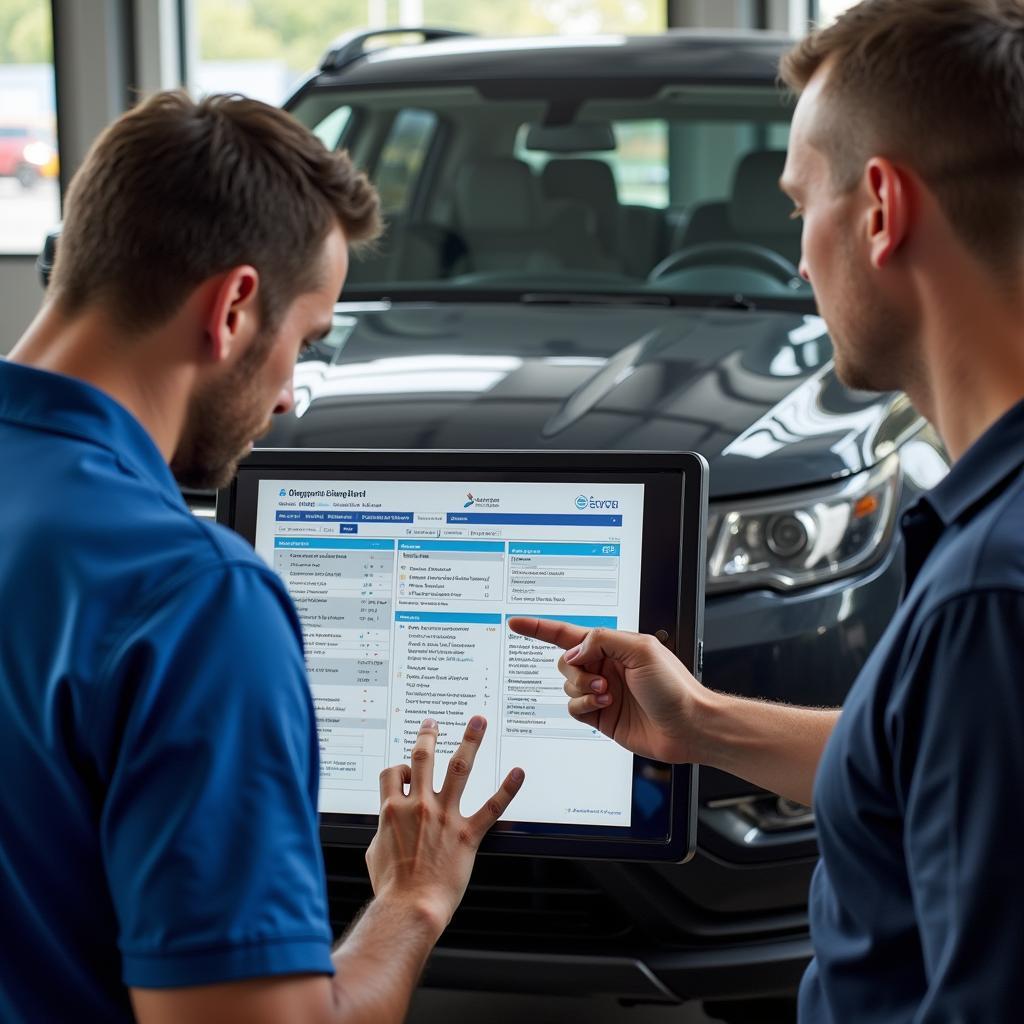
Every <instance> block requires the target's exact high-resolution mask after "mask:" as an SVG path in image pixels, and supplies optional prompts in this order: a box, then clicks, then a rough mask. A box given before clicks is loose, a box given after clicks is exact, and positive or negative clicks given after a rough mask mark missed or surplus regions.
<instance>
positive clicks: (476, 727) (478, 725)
mask: <svg viewBox="0 0 1024 1024" xmlns="http://www.w3.org/2000/svg"><path fill="white" fill-rule="evenodd" d="M485 724H486V723H485V722H484V719H483V715H474V716H473V717H472V718H471V719H470V720H469V727H470V729H472V730H473V732H479V731H480V730H481V729H482V728H483V727H484V725H485Z"/></svg>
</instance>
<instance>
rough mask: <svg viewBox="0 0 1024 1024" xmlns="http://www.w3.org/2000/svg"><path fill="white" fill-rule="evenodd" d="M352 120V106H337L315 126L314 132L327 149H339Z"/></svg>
mask: <svg viewBox="0 0 1024 1024" xmlns="http://www.w3.org/2000/svg"><path fill="white" fill-rule="evenodd" d="M351 120H352V108H351V107H337V108H336V109H334V110H332V111H331V112H330V113H329V114H328V115H327V116H326V117H325V118H324V119H323V120H322V121H320V122H319V123H318V124H316V125H314V126H313V134H314V135H315V136H316V137H317V138H318V139H319V140H320V141H321V142H322V143H323V144H324V146H325V147H326V148H327V149H331V150H334V149H337V148H338V146H339V145H340V144H341V140H342V138H343V137H344V135H345V129H346V128H348V126H349V122H350V121H351Z"/></svg>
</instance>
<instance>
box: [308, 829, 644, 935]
mask: <svg viewBox="0 0 1024 1024" xmlns="http://www.w3.org/2000/svg"><path fill="white" fill-rule="evenodd" d="M324 859H325V863H326V866H327V891H328V899H329V903H330V915H331V925H332V927H333V928H334V930H335V932H336V933H340V932H341V931H343V930H344V929H345V927H347V925H348V923H349V922H350V921H351V920H352V918H353V917H354V916H355V915H356V913H357V912H358V910H359V908H360V907H362V906H363V905H364V904H365V903H366V902H367V901H368V900H369V899H370V897H371V895H372V892H371V889H370V880H369V877H368V876H367V873H366V866H365V863H364V860H363V853H362V851H361V850H348V849H341V848H335V847H329V848H327V849H325V851H324ZM632 928H633V925H632V922H631V921H630V920H629V919H628V918H627V917H626V916H625V915H624V914H623V913H622V912H621V911H620V910H619V909H618V908H617V907H616V906H615V905H614V904H612V903H610V901H609V900H608V898H607V894H606V893H605V892H604V890H603V889H602V888H601V887H600V886H599V885H597V884H596V883H594V882H593V881H592V879H591V878H590V876H589V875H588V873H587V872H586V870H585V868H583V867H581V865H579V864H578V863H576V862H575V861H569V860H564V861H563V860H542V859H540V858H535V857H500V856H482V857H480V858H479V859H478V860H477V863H476V866H475V868H474V870H473V877H472V880H471V881H470V884H469V888H468V889H467V891H466V895H465V898H464V899H463V901H462V904H461V906H460V907H459V910H458V912H457V913H456V915H455V918H454V920H453V921H452V923H451V925H450V926H449V927H448V929H447V931H446V932H445V934H444V937H443V938H442V941H441V944H442V945H450V946H466V945H474V944H476V943H478V942H479V941H480V940H482V939H486V940H487V942H486V944H487V947H488V948H491V949H493V948H497V947H501V946H509V947H514V946H517V945H520V944H522V943H523V942H524V941H528V942H529V943H530V944H531V947H532V948H538V947H543V946H545V945H556V944H558V943H559V942H560V941H561V940H565V939H569V938H571V939H575V940H578V944H579V943H580V942H582V943H586V942H590V941H602V942H607V940H608V939H618V938H622V937H625V936H627V935H628V934H629V933H630V932H631V931H632ZM578 944H577V947H576V948H578Z"/></svg>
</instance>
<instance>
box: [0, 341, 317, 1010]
mask: <svg viewBox="0 0 1024 1024" xmlns="http://www.w3.org/2000/svg"><path fill="white" fill-rule="evenodd" d="M0 494H2V497H0V908H2V912H0V918H2V926H0V1020H4V1021H33V1022H35V1021H57V1020H96V1021H99V1020H102V1021H105V1022H110V1021H129V1020H132V1019H133V1018H132V1014H131V1008H130V1005H129V1001H128V996H127V991H126V989H125V986H139V987H144V988H163V987H176V986H186V985H201V984H206V983H212V982H224V981H231V980H235V979H241V978H250V977H258V976H266V975H272V974H280V973H292V972H321V973H329V972H330V971H331V969H332V968H331V961H330V943H331V934H330V929H329V926H328V917H327V901H326V886H325V880H324V870H323V860H322V855H321V852H320V847H319V841H318V829H317V817H316V794H317V776H318V760H317V759H318V753H317V738H316V725H315V719H314V714H313V707H312V700H311V696H310V692H309V688H308V685H307V682H306V674H305V666H304V664H303V655H302V639H301V632H300V627H299V622H298V618H297V616H296V614H295V610H294V608H293V606H292V604H291V601H290V600H289V598H288V595H287V593H286V591H285V590H284V588H283V586H282V584H281V582H280V581H279V579H278V578H277V577H276V576H275V575H274V573H273V572H271V571H270V569H269V568H268V567H267V566H266V565H264V564H263V563H262V562H261V561H260V560H259V559H258V558H257V557H256V555H255V553H254V552H253V551H252V549H251V548H250V547H249V546H247V545H246V544H245V543H244V542H243V541H242V539H241V538H239V537H237V536H235V535H234V534H232V533H231V532H230V531H228V530H225V529H223V528H221V527H218V526H215V525H214V524H210V523H205V522H201V521H200V520H198V519H196V518H195V517H194V516H192V515H191V514H190V513H189V510H188V508H187V506H186V505H185V503H184V501H183V500H182V498H181V494H180V492H179V491H178V488H177V486H176V485H175V482H174V479H173V477H172V476H171V473H170V470H169V469H168V467H167V464H166V463H165V462H164V460H163V458H162V457H161V455H160V453H159V451H158V450H157V448H156V446H155V445H154V443H153V441H152V440H151V438H150V437H149V435H148V434H147V433H146V431H145V430H144V429H143V428H142V426H141V425H140V424H139V422H138V421H137V420H136V419H134V417H132V416H131V415H130V414H129V413H128V412H127V411H126V410H125V409H124V408H123V407H121V406H120V405H119V404H117V403H116V402H114V401H113V400H112V399H110V398H109V397H107V396H106V395H105V394H103V393H101V392H100V391H98V390H96V389H95V388H92V387H90V386H89V385H87V384H84V383H82V382H81V381H78V380H74V379H72V378H68V377H63V376H59V375H56V374H51V373H44V372H41V371H39V370H35V369H30V368H28V367H24V366H19V365H14V364H12V363H8V362H4V361H2V360H0Z"/></svg>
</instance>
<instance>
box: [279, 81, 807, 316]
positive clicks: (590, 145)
mask: <svg viewBox="0 0 1024 1024" xmlns="http://www.w3.org/2000/svg"><path fill="white" fill-rule="evenodd" d="M527 84H528V85H530V89H529V90H528V92H529V93H530V95H525V96H523V97H521V98H515V97H505V96H497V97H496V96H488V95H485V94H483V93H481V92H479V91H478V90H477V89H475V88H474V87H472V86H452V85H448V84H444V85H438V86H437V87H429V86H423V85H417V86H402V85H395V86H382V87H380V88H374V89H372V90H371V89H366V90H360V91H359V93H358V95H356V94H354V93H353V92H350V91H346V90H344V89H338V90H337V91H335V90H333V89H330V88H323V89H319V90H311V91H310V92H308V93H307V94H306V95H305V96H304V97H303V99H302V101H301V102H300V103H299V104H297V106H296V107H295V115H296V116H297V117H298V118H299V120H301V121H303V122H304V123H306V124H310V125H316V124H319V123H322V122H324V120H325V119H326V118H328V117H330V116H331V111H332V110H334V109H336V106H335V105H337V106H342V105H344V106H345V107H346V109H347V107H348V106H349V105H351V107H352V118H351V120H350V121H349V126H348V128H347V130H346V134H345V139H344V144H345V146H346V147H348V148H349V149H350V151H351V152H353V153H354V154H355V155H356V156H357V158H358V157H359V156H360V155H361V154H367V156H368V169H369V171H370V173H371V176H372V177H373V179H374V180H375V182H376V184H377V186H378V188H379V189H380V191H381V194H382V197H383V200H384V206H385V210H386V212H387V228H388V230H387V232H386V234H385V236H384V238H383V239H382V240H381V242H380V244H379V245H377V246H376V247H374V248H373V249H372V250H370V251H369V252H366V253H360V254H358V255H356V256H355V257H354V259H353V263H352V265H351V267H350V271H349V278H348V284H347V291H348V294H349V295H353V296H354V295H357V294H359V295H374V294H377V295H379V294H380V292H381V289H382V288H383V287H385V286H386V287H387V288H388V290H389V291H390V290H391V289H392V288H393V286H394V285H396V284H397V285H407V286H409V287H410V288H416V289H421V290H422V289H424V288H426V289H428V290H429V291H431V292H439V293H440V292H447V291H449V290H460V291H472V290H486V291H490V292H493V291H496V290H507V291H511V292H518V293H527V292H528V293H537V292H543V291H555V292H559V291H560V292H573V293H575V292H578V291H588V290H589V291H595V292H609V291H611V292H616V293H651V292H654V293H658V294H664V293H665V292H670V293H672V292H675V293H686V294H690V295H695V296H720V295H726V296H729V297H731V298H734V297H735V296H736V295H743V296H748V295H749V296H752V297H756V298H779V299H792V300H796V301H800V302H807V301H809V299H810V297H811V293H810V289H809V287H808V286H807V285H806V283H805V282H803V281H801V280H800V278H799V276H798V270H797V264H798V262H799V259H800V223H799V221H794V220H793V219H792V217H791V213H792V203H790V202H789V201H788V200H787V199H786V197H785V196H784V195H783V194H782V192H781V191H780V190H779V188H778V179H779V177H780V175H781V173H782V169H783V165H784V163H785V156H786V143H787V139H788V134H789V117H790V109H789V106H788V104H787V103H786V102H785V101H784V100H783V99H782V98H781V97H780V93H779V91H778V89H777V88H776V87H775V86H774V84H773V83H767V84H765V85H764V86H750V87H746V86H722V85H710V84H709V85H680V84H674V83H666V85H665V86H664V87H663V88H662V89H661V90H660V91H656V92H654V93H653V94H652V95H649V96H642V97H637V96H635V95H630V94H629V91H628V90H625V91H624V94H623V95H622V96H614V95H612V96H608V97H603V98H599V99H586V98H585V97H581V98H580V102H579V105H578V107H577V108H576V110H575V111H574V113H573V116H572V118H571V119H569V120H565V118H564V116H563V117H559V118H552V116H551V113H552V110H553V109H556V108H555V107H554V104H556V103H557V104H559V106H558V107H557V111H558V113H559V114H563V113H564V110H565V102H564V96H565V87H564V85H563V84H561V83H549V88H550V95H549V96H547V97H545V98H538V97H537V96H536V93H537V91H538V90H537V89H536V87H535V85H536V83H534V82H529V83H527ZM396 111H399V113H398V115H397V116H396ZM442 123H443V125H444V131H443V132H438V131H437V130H436V128H437V126H438V125H439V124H442ZM482 126H486V130H483V129H482ZM381 138H384V139H385V140H386V141H385V145H384V146H383V147H382V152H381V155H380V157H376V156H375V154H376V151H377V145H378V141H377V140H379V139H381ZM428 149H429V150H430V160H429V161H424V156H425V154H426V153H427V151H428ZM413 196H415V201H414V203H413V204H410V200H411V199H412V197H413Z"/></svg>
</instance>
